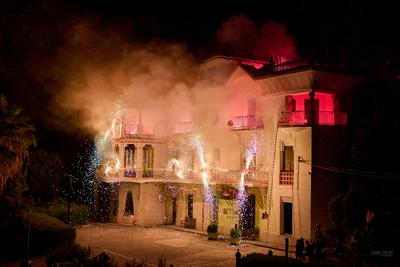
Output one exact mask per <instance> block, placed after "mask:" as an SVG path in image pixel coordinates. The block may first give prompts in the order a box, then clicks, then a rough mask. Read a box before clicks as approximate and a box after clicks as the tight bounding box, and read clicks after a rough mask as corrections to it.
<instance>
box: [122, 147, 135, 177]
mask: <svg viewBox="0 0 400 267" xmlns="http://www.w3.org/2000/svg"><path fill="white" fill-rule="evenodd" d="M134 157H135V146H134V145H132V144H130V145H127V146H126V147H125V154H124V169H125V171H124V176H125V177H135V172H134V170H133V163H134Z"/></svg>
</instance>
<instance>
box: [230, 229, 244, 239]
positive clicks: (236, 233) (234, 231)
mask: <svg viewBox="0 0 400 267" xmlns="http://www.w3.org/2000/svg"><path fill="white" fill-rule="evenodd" d="M241 236H242V231H241V230H240V229H238V228H233V229H232V230H231V237H232V238H238V237H241Z"/></svg>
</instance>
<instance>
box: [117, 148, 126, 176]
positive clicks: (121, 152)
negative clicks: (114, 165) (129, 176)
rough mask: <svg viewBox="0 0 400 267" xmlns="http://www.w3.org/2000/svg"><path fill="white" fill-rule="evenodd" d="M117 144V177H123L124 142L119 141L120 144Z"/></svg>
mask: <svg viewBox="0 0 400 267" xmlns="http://www.w3.org/2000/svg"><path fill="white" fill-rule="evenodd" d="M118 146H119V155H118V159H119V171H118V176H119V177H124V164H125V162H124V159H125V144H124V143H121V144H118Z"/></svg>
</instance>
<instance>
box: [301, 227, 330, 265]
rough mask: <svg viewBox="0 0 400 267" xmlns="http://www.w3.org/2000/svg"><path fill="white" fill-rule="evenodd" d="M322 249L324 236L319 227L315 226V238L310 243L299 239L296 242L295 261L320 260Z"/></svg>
mask: <svg viewBox="0 0 400 267" xmlns="http://www.w3.org/2000/svg"><path fill="white" fill-rule="evenodd" d="M323 247H324V236H323V234H322V231H321V225H320V224H317V225H316V230H315V238H314V239H313V240H311V241H308V240H306V241H305V242H304V239H303V238H302V237H301V238H299V239H297V241H296V259H297V260H301V261H303V260H307V261H309V260H311V259H317V260H318V259H321V257H322V249H323Z"/></svg>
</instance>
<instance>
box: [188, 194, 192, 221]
mask: <svg viewBox="0 0 400 267" xmlns="http://www.w3.org/2000/svg"><path fill="white" fill-rule="evenodd" d="M187 208H188V217H189V218H190V219H193V195H188V196H187Z"/></svg>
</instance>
